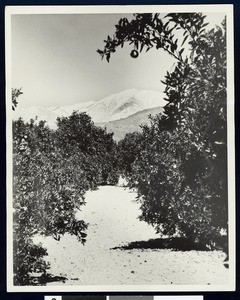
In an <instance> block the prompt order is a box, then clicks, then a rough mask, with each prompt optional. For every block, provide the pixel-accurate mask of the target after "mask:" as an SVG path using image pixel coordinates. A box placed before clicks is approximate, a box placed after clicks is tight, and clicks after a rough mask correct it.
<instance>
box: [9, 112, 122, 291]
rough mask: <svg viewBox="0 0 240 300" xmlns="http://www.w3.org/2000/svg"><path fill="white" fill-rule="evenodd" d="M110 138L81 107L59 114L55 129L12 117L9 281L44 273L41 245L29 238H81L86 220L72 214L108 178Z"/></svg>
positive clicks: (18, 281) (18, 282)
mask: <svg viewBox="0 0 240 300" xmlns="http://www.w3.org/2000/svg"><path fill="white" fill-rule="evenodd" d="M115 148H116V147H115V143H114V142H113V139H112V135H111V134H107V133H106V132H105V130H103V129H101V128H98V127H96V126H94V124H93V122H92V121H91V119H90V117H89V116H87V115H86V114H85V113H82V114H80V113H77V112H74V113H73V114H72V115H71V116H70V117H66V118H60V119H58V129H57V130H56V131H53V130H50V129H49V128H48V127H47V126H46V125H45V122H44V121H40V122H39V123H38V124H35V122H34V121H31V122H30V123H25V122H24V121H23V120H22V119H19V120H17V121H14V122H13V208H14V213H13V224H14V228H13V240H14V245H13V253H14V284H15V285H29V284H39V280H37V279H36V278H34V276H33V274H34V273H38V274H42V278H41V281H42V282H43V281H44V278H43V277H44V276H45V277H46V271H47V269H48V268H49V265H48V264H47V263H46V262H45V261H44V260H43V257H44V256H45V255H47V251H46V249H44V248H42V246H41V245H40V244H39V245H35V244H34V243H33V237H34V236H35V235H36V234H38V235H44V236H52V237H54V238H55V239H56V240H59V239H60V237H61V236H62V235H64V234H65V233H68V234H71V235H75V236H77V238H78V239H79V241H81V242H82V243H85V241H86V229H87V224H86V223H85V222H84V221H83V220H77V219H76V217H75V215H76V212H77V210H80V209H81V207H82V205H84V203H85V202H84V194H85V192H86V191H87V190H89V189H95V188H97V186H98V185H99V184H103V183H104V184H105V183H112V182H115V181H116V180H117V178H116V176H113V175H112V174H113V163H112V161H114V159H113V158H112V157H111V156H114V151H115Z"/></svg>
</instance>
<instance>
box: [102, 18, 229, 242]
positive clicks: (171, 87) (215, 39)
mask: <svg viewBox="0 0 240 300" xmlns="http://www.w3.org/2000/svg"><path fill="white" fill-rule="evenodd" d="M207 25H208V24H207V23H206V22H205V16H204V15H202V14H201V13H190V14H188V13H174V14H167V15H165V17H164V18H161V16H160V15H159V14H135V15H134V18H133V19H132V20H131V21H129V20H128V19H126V18H122V19H120V21H119V23H118V24H117V25H116V32H115V34H114V35H113V37H112V38H111V37H109V36H108V39H107V40H106V41H105V47H104V49H103V50H98V53H99V54H100V55H101V57H102V58H104V57H106V59H107V61H108V62H109V60H110V58H111V55H112V53H114V52H116V49H117V47H119V46H121V47H123V46H124V45H125V44H126V43H129V44H131V45H132V46H133V50H132V52H131V56H132V57H133V58H136V57H138V55H139V53H140V52H142V51H143V50H146V51H149V50H150V49H152V48H156V49H161V50H163V51H166V52H167V53H168V54H169V55H170V56H172V57H174V58H175V64H174V68H173V71H171V72H167V74H166V76H165V80H164V81H162V82H163V84H164V85H165V95H166V96H165V100H166V101H167V104H166V106H165V107H164V114H162V115H159V116H156V117H151V125H150V126H142V132H141V133H134V134H128V135H126V137H125V138H124V139H123V140H122V141H120V142H119V153H120V165H121V169H122V172H123V173H124V174H125V177H126V178H127V179H128V182H129V185H130V186H131V187H132V188H135V189H136V190H137V191H138V199H139V202H140V203H141V210H142V214H141V216H140V219H141V220H144V221H146V222H148V223H149V224H152V225H153V226H154V227H155V229H156V231H157V232H158V233H160V234H167V235H169V236H173V235H174V234H176V233H177V234H181V235H182V236H185V237H187V238H190V239H192V240H194V241H198V242H200V243H203V244H204V245H209V246H210V247H211V248H213V247H214V246H215V245H216V243H217V240H218V238H219V237H220V236H221V234H222V232H223V231H225V232H226V231H227V228H228V219H227V216H228V213H227V210H228V208H227V134H226V130H227V124H226V101H227V93H226V21H225V20H223V22H222V26H221V27H219V26H217V27H215V28H214V29H211V30H210V31H207V30H206V29H205V28H206V26H207Z"/></svg>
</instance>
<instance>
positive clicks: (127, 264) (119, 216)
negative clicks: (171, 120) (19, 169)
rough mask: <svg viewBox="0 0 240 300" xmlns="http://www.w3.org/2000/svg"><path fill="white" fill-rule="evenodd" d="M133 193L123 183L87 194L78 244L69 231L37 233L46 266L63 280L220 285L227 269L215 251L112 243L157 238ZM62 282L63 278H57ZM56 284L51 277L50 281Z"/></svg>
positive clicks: (86, 283) (100, 282) (70, 282)
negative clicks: (82, 235)
mask: <svg viewBox="0 0 240 300" xmlns="http://www.w3.org/2000/svg"><path fill="white" fill-rule="evenodd" d="M135 198H136V194H135V193H133V192H130V191H129V190H128V189H126V188H123V187H112V186H103V187H100V188H99V189H98V190H97V191H92V192H88V193H87V194H86V203H87V204H86V206H85V207H84V208H83V211H82V212H79V213H78V214H77V217H78V218H79V219H83V220H85V221H86V222H88V223H89V227H88V230H87V234H88V236H87V242H86V244H85V245H84V246H83V245H82V244H81V243H79V242H78V241H77V239H76V238H75V237H74V236H69V235H66V236H64V237H63V238H62V239H61V240H60V241H59V242H58V241H55V240H54V239H52V238H50V237H49V238H37V239H36V240H38V241H41V242H42V243H43V246H44V247H46V248H47V249H48V253H49V256H48V260H49V262H50V263H51V269H50V272H51V273H52V274H54V275H58V276H59V275H62V276H66V277H67V278H68V280H67V281H66V282H65V283H64V285H123V284H124V285H140V284H141V285H143V284H144V285H171V284H172V285H182V284H188V285H193V284H194V285H210V284H214V285H215V284H217V285H218V284H219V285H223V284H226V283H227V282H228V270H227V269H226V268H224V266H223V264H222V261H223V259H224V258H225V255H224V254H223V253H222V252H220V251H213V252H204V251H185V252H181V251H171V250H168V249H167V250H166V249H157V250H153V249H133V250H120V249H115V250H113V249H111V248H113V247H118V246H121V245H126V244H128V243H130V242H134V241H140V240H146V241H147V240H148V239H150V238H159V236H158V235H156V234H155V232H154V230H153V228H152V227H151V226H149V225H147V224H146V223H145V222H141V221H139V220H138V219H137V217H138V216H139V215H140V210H139V204H138V203H136V201H135ZM58 284H61V285H62V284H63V283H58ZM52 285H56V283H52Z"/></svg>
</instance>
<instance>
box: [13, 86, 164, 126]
mask: <svg viewBox="0 0 240 300" xmlns="http://www.w3.org/2000/svg"><path fill="white" fill-rule="evenodd" d="M164 104H165V103H164V100H163V95H162V93H160V92H156V91H149V90H137V89H130V90H125V91H123V92H120V93H117V94H113V95H110V96H108V97H106V98H104V99H102V100H100V101H89V102H81V103H79V104H76V105H72V106H61V107H47V108H44V107H39V106H32V107H29V108H25V109H16V111H15V112H13V119H18V118H19V117H22V118H23V119H24V120H25V121H29V120H30V119H35V120H37V121H40V120H45V121H47V124H48V125H49V127H50V128H53V129H55V128H56V119H57V117H63V116H64V117H66V116H69V115H71V113H72V112H73V111H74V110H75V111H79V112H86V113H87V114H88V115H90V116H91V118H92V120H93V121H94V123H108V122H111V121H116V120H120V119H124V118H127V117H129V116H131V115H133V114H136V113H138V112H140V111H143V110H146V109H150V108H155V107H159V106H164Z"/></svg>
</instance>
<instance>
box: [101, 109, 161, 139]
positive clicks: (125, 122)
mask: <svg viewBox="0 0 240 300" xmlns="http://www.w3.org/2000/svg"><path fill="white" fill-rule="evenodd" d="M162 112H163V107H162V106H160V107H154V108H149V109H145V110H142V111H140V112H137V113H135V114H133V115H131V116H128V117H127V118H123V119H120V120H115V121H110V122H107V123H97V124H96V125H98V126H101V127H103V128H104V127H106V129H107V132H109V133H110V132H114V136H113V138H114V139H115V140H116V141H120V140H121V139H122V138H124V136H125V134H126V133H129V132H134V131H138V132H140V131H141V129H140V127H139V126H140V125H141V124H150V121H149V118H148V116H149V115H150V114H151V115H152V116H154V115H156V114H159V113H162Z"/></svg>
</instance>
